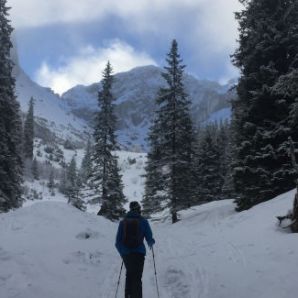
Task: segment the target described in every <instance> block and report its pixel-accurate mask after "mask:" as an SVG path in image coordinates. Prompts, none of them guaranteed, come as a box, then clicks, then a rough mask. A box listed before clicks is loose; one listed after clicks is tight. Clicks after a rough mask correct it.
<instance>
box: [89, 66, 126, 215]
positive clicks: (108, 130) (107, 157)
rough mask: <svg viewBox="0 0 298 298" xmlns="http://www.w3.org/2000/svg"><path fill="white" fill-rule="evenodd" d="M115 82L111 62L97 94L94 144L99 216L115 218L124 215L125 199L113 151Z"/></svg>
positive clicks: (93, 171) (115, 146)
mask: <svg viewBox="0 0 298 298" xmlns="http://www.w3.org/2000/svg"><path fill="white" fill-rule="evenodd" d="M112 83H113V76H112V68H111V65H110V63H109V62H108V63H107V66H106V68H105V70H104V73H103V81H102V91H101V92H99V96H98V104H99V112H98V114H97V117H96V127H95V131H94V142H95V144H94V150H93V155H92V162H93V169H92V175H91V183H92V187H93V188H95V192H96V194H97V199H98V201H99V202H100V203H101V209H100V210H99V212H98V215H103V216H105V217H106V218H108V219H110V220H115V219H119V217H120V216H122V215H123V214H124V208H123V204H124V203H125V202H126V200H125V197H124V194H123V185H122V182H121V175H120V173H119V168H118V161H117V157H116V156H115V155H114V153H113V152H114V151H115V150H116V149H117V145H116V136H115V130H116V117H115V114H114V104H113V102H114V98H113V95H112Z"/></svg>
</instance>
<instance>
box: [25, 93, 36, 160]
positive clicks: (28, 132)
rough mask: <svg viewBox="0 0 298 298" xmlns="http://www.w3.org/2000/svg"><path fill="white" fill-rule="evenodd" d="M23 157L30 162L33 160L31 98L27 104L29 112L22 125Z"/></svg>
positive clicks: (32, 108) (32, 103) (32, 112)
mask: <svg viewBox="0 0 298 298" xmlns="http://www.w3.org/2000/svg"><path fill="white" fill-rule="evenodd" d="M23 138H24V146H23V151H24V157H25V158H27V159H30V160H32V158H33V143H34V101H33V98H31V99H30V102H29V110H28V113H27V116H26V120H25V124H24V134H23Z"/></svg>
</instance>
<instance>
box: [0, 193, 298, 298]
mask: <svg viewBox="0 0 298 298" xmlns="http://www.w3.org/2000/svg"><path fill="white" fill-rule="evenodd" d="M292 198H293V192H290V193H288V194H285V195H283V196H280V197H278V198H276V199H275V200H272V201H270V202H267V203H264V204H262V205H259V206H256V207H255V208H253V209H252V210H249V211H247V212H243V213H240V214H238V213H235V212H234V206H233V203H232V201H222V202H213V203H210V204H206V205H203V206H199V207H196V208H192V209H190V210H188V211H185V212H182V213H181V218H182V220H181V221H180V222H178V223H176V224H175V225H172V224H171V223H170V222H169V221H168V220H166V221H163V220H161V221H159V222H153V223H152V229H153V232H154V237H155V238H156V246H155V257H156V266H157V276H158V283H159V289H160V296H161V298H231V297H237V298H251V297H253V298H292V297H296V293H297V291H298V285H297V281H296V279H295V276H297V274H298V269H297V265H296V263H295V262H294V261H293V260H296V259H297V258H298V238H297V235H294V234H289V233H287V232H286V231H285V230H279V229H278V228H277V227H276V226H275V222H274V216H275V215H277V214H283V213H286V211H287V209H288V207H289V206H291V205H292ZM116 230H117V224H116V223H111V222H108V221H107V220H105V219H103V218H101V217H98V216H95V215H93V214H86V213H82V212H80V211H78V210H76V209H74V208H72V207H70V206H68V205H66V204H65V203H61V202H40V203H38V204H35V205H31V206H28V207H26V208H23V209H19V210H17V211H14V212H10V213H8V214H1V215H0V236H1V244H0V297H1V298H40V297H42V298H114V297H115V291H116V285H117V280H118V276H119V271H120V266H121V259H120V257H119V255H118V254H117V252H116V250H115V248H114V239H115V234H116ZM124 284H125V269H124V270H123V271H122V277H121V283H120V287H119V294H118V297H119V298H120V297H123V296H124ZM143 291H144V296H143V297H144V298H154V297H157V292H156V285H155V276H154V266H153V258H152V253H151V251H148V254H147V257H146V262H145V268H144V276H143Z"/></svg>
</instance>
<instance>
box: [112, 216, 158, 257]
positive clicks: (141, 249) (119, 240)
mask: <svg viewBox="0 0 298 298" xmlns="http://www.w3.org/2000/svg"><path fill="white" fill-rule="evenodd" d="M126 218H140V220H141V223H140V227H141V233H142V244H141V245H140V246H138V247H137V248H134V249H131V248H128V247H127V246H125V245H124V244H123V220H121V221H120V223H119V226H118V232H117V236H116V243H115V246H116V248H117V250H118V252H119V254H120V255H121V256H124V255H128V254H130V253H141V254H144V255H146V248H145V245H144V238H145V239H146V242H147V244H148V246H149V247H152V245H153V244H154V243H155V240H154V239H153V238H152V231H151V228H150V225H149V222H148V221H147V219H145V218H143V217H142V216H141V215H140V214H138V213H136V212H132V211H129V212H128V213H127V215H126Z"/></svg>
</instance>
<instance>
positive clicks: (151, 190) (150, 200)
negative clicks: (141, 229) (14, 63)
mask: <svg viewBox="0 0 298 298" xmlns="http://www.w3.org/2000/svg"><path fill="white" fill-rule="evenodd" d="M157 121H158V119H155V120H154V125H152V127H151V128H150V131H149V137H148V144H149V147H150V151H149V152H148V154H147V162H146V166H145V172H146V174H145V175H144V176H145V178H146V180H145V194H144V197H143V200H142V205H143V213H144V215H146V216H150V215H151V214H152V213H154V212H158V211H161V210H162V202H163V201H164V200H165V199H166V198H165V197H164V194H163V193H162V191H161V190H162V189H163V185H162V180H161V179H160V177H162V167H161V166H160V164H161V152H162V150H161V148H160V147H159V143H158V139H159V125H158V123H157Z"/></svg>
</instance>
